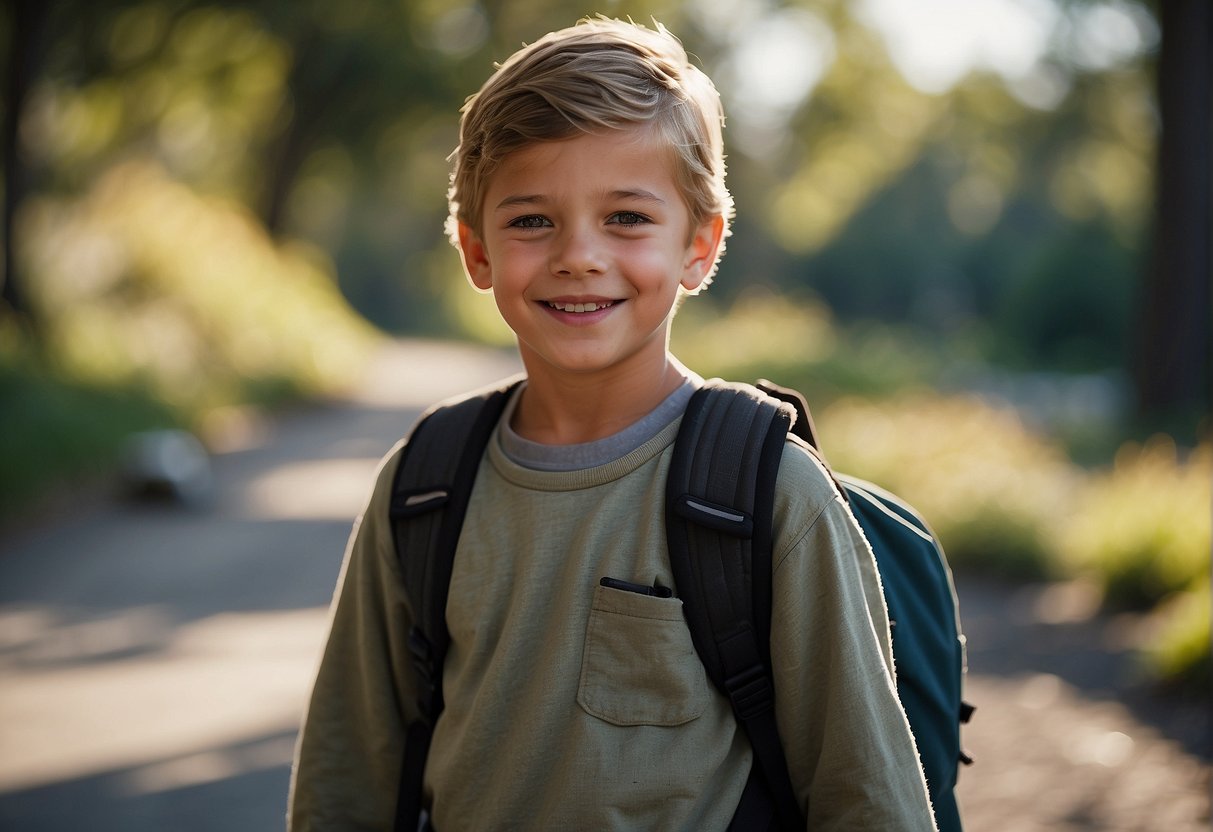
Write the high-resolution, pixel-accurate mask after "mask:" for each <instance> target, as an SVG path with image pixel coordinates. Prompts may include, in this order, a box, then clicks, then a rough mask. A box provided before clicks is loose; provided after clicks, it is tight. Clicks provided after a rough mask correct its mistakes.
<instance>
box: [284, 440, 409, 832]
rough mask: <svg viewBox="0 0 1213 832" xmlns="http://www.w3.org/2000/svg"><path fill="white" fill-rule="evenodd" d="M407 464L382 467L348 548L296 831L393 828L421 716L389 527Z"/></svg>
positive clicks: (313, 713) (293, 796)
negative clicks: (408, 736) (399, 475)
mask: <svg viewBox="0 0 1213 832" xmlns="http://www.w3.org/2000/svg"><path fill="white" fill-rule="evenodd" d="M398 461H399V449H397V450H396V451H395V452H393V453H392V454H391V455H389V456H388V458H387V460H386V461H385V463H384V465H383V466H381V468H380V471H379V474H378V477H377V481H376V484H375V489H374V492H373V493H372V495H371V498H370V501H369V503H368V505H367V507H366V509H365V511H364V512H363V514H362V516H361V517H360V518H359V520H358V521H357V522H356V523H355V525H354V530H353V533H352V535H351V537H350V541H349V544H348V546H347V548H346V553H345V560H344V562H343V565H342V569H341V577H340V579H339V580H338V583H337V590H336V594H335V597H334V599H333V605H332V612H331V624H330V631H329V635H328V641H327V643H326V646H325V648H324V652H323V655H322V658H321V661H320V667H319V670H318V672H317V675H316V681H315V685H314V687H313V689H312V695H311V700H310V703H309V705H308V709H307V714H306V716H305V719H304V723H303V729H302V732H301V734H300V737H299V742H298V745H297V748H296V753H295V765H294V770H293V773H292V778H291V790H290V799H289V811H288V820H287V827H288V829H289V830H291V832H312V831H313V830H333V829H341V830H390V829H391V828H392V824H393V820H394V814H395V807H396V795H397V790H398V784H399V775H400V766H401V760H402V757H403V753H404V735H405V725H406V720H407V719H408V717H409V715H410V714H411V713H412V712H413V705H412V703H413V697H412V695H411V693H410V690H411V689H412V683H411V680H410V676H411V672H412V671H411V669H410V668H409V667H408V664H407V660H406V659H405V658H404V657H406V656H408V650H407V649H406V645H405V643H404V641H405V639H406V637H407V633H408V631H409V626H410V622H411V613H410V610H409V608H408V602H407V599H406V596H405V592H404V587H403V584H402V582H401V577H400V573H399V570H398V568H397V565H396V555H395V551H394V549H393V544H392V536H391V526H390V522H389V520H388V503H389V500H390V497H391V493H390V492H391V484H392V476H393V473H394V472H395V469H396V466H397V464H398Z"/></svg>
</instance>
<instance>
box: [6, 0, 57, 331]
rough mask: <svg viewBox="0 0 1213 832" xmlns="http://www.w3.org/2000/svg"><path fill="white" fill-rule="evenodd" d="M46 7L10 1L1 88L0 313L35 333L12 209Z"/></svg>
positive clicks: (23, 182) (26, 180)
mask: <svg viewBox="0 0 1213 832" xmlns="http://www.w3.org/2000/svg"><path fill="white" fill-rule="evenodd" d="M48 7H49V3H48V2H43V0H13V2H12V4H11V6H10V9H11V14H12V18H11V20H10V21H9V24H10V26H11V27H12V39H11V42H10V43H9V56H8V83H7V84H6V89H5V98H6V99H7V102H8V103H7V106H6V107H5V111H4V138H3V142H4V216H3V220H2V222H3V229H0V234H3V238H4V272H3V273H2V274H0V317H11V318H13V319H15V320H16V321H17V323H18V325H19V326H20V327H21V328H22V329H24V330H26V332H27V333H29V334H31V335H36V333H37V327H36V321H35V316H34V313H33V311H32V310H31V309H30V308H29V305H28V303H27V302H26V298H25V292H24V291H23V286H22V283H21V274H20V272H19V269H18V267H17V258H16V240H15V239H14V233H13V232H14V226H15V221H16V216H17V210H18V209H19V208H20V207H21V203H22V202H23V201H24V200H25V197H26V195H27V194H28V193H29V190H30V172H29V170H28V169H27V168H26V167H25V165H24V164H23V162H22V159H21V113H22V110H23V109H24V107H25V101H26V98H27V97H28V95H29V90H30V87H31V86H32V85H33V83H34V79H35V77H36V76H37V72H38V66H39V62H40V59H41V56H42V46H43V43H42V41H43V34H44V31H45V28H46V19H47V11H48Z"/></svg>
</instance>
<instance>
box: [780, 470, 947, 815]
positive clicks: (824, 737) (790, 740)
mask: <svg viewBox="0 0 1213 832" xmlns="http://www.w3.org/2000/svg"><path fill="white" fill-rule="evenodd" d="M822 476H823V474H822V473H821V472H820V469H818V468H817V466H816V463H815V461H813V460H811V459H810V458H809V457H808V456H807V455H806V454H805V453H804V452H803V451H800V450H799V449H795V448H794V446H790V447H789V448H788V449H786V451H785V455H784V463H783V467H782V468H781V492H782V493H783V494H789V493H791V494H799V495H804V494H806V493H813V492H817V493H820V492H821V486H820V484H819V483H820V480H821V477H822ZM813 481H816V483H818V484H814V482H813ZM815 503H816V506H815V505H814V504H815ZM815 512H816V513H815ZM781 513H782V515H783V520H784V523H783V528H781V529H780V528H777V530H776V531H777V537H776V540H777V549H776V552H775V564H774V569H775V574H774V581H773V585H774V598H773V610H774V611H773V620H772V627H771V629H772V637H771V638H772V640H771V647H772V659H773V662H774V671H775V683H776V716H777V720H778V722H779V727H780V734H781V736H782V737H783V744H784V748H785V753H786V755H787V759H788V767H789V771H790V772H791V775H792V782H793V785H794V787H795V788H796V790H797V794H798V797H799V798H800V801H801V805H802V806H803V805H804V804H805V803H806V802H807V804H808V813H807V818H808V828H809V829H812V830H818V832H822V831H824V832H830V830H842V829H847V830H855V829H863V830H933V829H935V824H934V820H933V818H932V813H931V808H930V803H929V798H928V796H927V790H926V781H925V779H924V777H923V774H922V769H921V766H920V764H919V761H918V754H917V751H916V748H915V745H914V739H913V736H912V735H911V733H910V729H909V723H908V722H907V721H906V718H905V714H904V712H903V711H902V709H901V705H900V703H899V701H898V698H897V690H896V685H895V682H894V676H893V672H894V670H893V658H892V652H891V648H890V638H889V623H888V614H887V612H886V609H885V606H884V602H883V596H882V595H881V590H880V578H879V575H878V573H877V571H876V565H875V561H874V558H873V556H872V553H871V550H870V549H869V547H868V544H867V542H866V540H865V539H864V537H863V533H862V532H861V531H860V529H859V527H858V525H857V524H856V522H855V520H854V518H853V517H852V516H851V514H850V511H849V509H847V507H846V505H845V504H844V503H843V502H842V500H841V498H839V497H838V496H837V495H836V494H834V495H833V496H832V497H831V498H829V499H827V501H826V502H825V504H824V505H822V504H821V503H819V502H817V501H806V500H804V499H803V496H801V497H800V498H798V499H791V500H789V501H788V502H787V509H786V510H785V511H783V512H779V511H778V506H777V517H778V516H779V515H780V514H781ZM814 513H815V514H814ZM777 525H778V522H777Z"/></svg>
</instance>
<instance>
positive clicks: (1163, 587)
mask: <svg viewBox="0 0 1213 832" xmlns="http://www.w3.org/2000/svg"><path fill="white" fill-rule="evenodd" d="M1211 476H1213V447H1210V446H1209V445H1204V446H1202V447H1200V448H1198V449H1197V450H1195V451H1193V452H1191V453H1190V454H1189V455H1188V456H1187V458H1186V459H1181V457H1180V454H1179V452H1178V451H1177V449H1176V446H1175V443H1174V442H1173V441H1172V440H1171V439H1170V438H1169V437H1166V436H1158V437H1155V438H1154V439H1152V440H1150V441H1149V442H1147V443H1146V444H1145V445H1138V444H1136V443H1131V444H1128V445H1125V446H1124V447H1123V448H1122V449H1121V450H1120V451H1119V453H1118V454H1117V456H1116V460H1115V462H1114V464H1113V466H1112V467H1111V469H1110V470H1107V471H1104V472H1101V473H1098V474H1095V475H1093V476H1092V477H1091V478H1090V479H1089V480H1088V481H1087V483H1086V484H1085V485H1084V487H1083V488H1082V490H1081V493H1080V494H1079V496H1078V499H1077V501H1076V503H1075V511H1074V513H1073V515H1072V516H1071V517H1069V518H1067V519H1066V522H1065V523H1064V524H1063V525H1062V526H1061V527H1060V528H1059V534H1058V541H1057V547H1058V551H1059V553H1060V555H1061V557H1062V558H1063V560H1064V562H1065V564H1066V566H1067V568H1068V569H1069V570H1071V571H1074V572H1081V573H1085V574H1089V575H1091V576H1093V577H1094V578H1095V579H1096V580H1097V581H1098V582H1099V583H1100V584H1101V586H1102V587H1103V589H1104V592H1105V595H1106V597H1107V599H1108V601H1109V603H1110V604H1112V605H1113V606H1119V607H1133V608H1145V607H1148V606H1150V605H1152V604H1155V603H1157V602H1159V601H1161V600H1162V599H1163V598H1165V597H1167V596H1168V595H1170V594H1172V593H1174V592H1177V591H1180V590H1186V589H1190V588H1191V587H1192V586H1193V585H1194V583H1195V582H1196V581H1197V580H1198V579H1200V578H1202V577H1203V576H1205V575H1206V574H1207V570H1208V568H1209V552H1210V534H1209V520H1210V516H1209V512H1210V505H1211V493H1210V492H1211V489H1213V484H1211V482H1210V478H1211Z"/></svg>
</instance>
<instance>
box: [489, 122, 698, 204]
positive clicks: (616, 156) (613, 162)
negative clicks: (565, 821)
mask: <svg viewBox="0 0 1213 832" xmlns="http://www.w3.org/2000/svg"><path fill="white" fill-rule="evenodd" d="M654 132H655V131H651V130H647V129H644V128H632V129H624V130H611V131H608V132H603V133H582V134H578V135H577V136H573V137H571V138H568V139H559V140H551V141H539V142H532V143H530V144H527V145H525V146H523V147H520V148H518V149H517V150H514V151H512V152H511V153H509V154H508V155H506V156H505V157H504V158H503V159H502V160H501V162H500V163H499V164H498V165H497V166H496V169H495V170H494V171H493V172H492V174H490V176H489V178H488V181H487V182H486V183H485V184H486V186H487V187H486V190H489V191H491V190H494V185H503V184H505V182H506V181H507V180H508V181H509V182H510V183H511V185H517V184H519V183H521V182H525V181H526V180H528V179H529V180H534V181H541V180H545V179H550V178H553V176H554V174H555V173H557V172H558V171H559V170H561V169H562V168H563V167H564V166H567V165H570V164H571V165H575V166H578V170H580V171H583V172H584V177H581V176H579V177H578V178H577V179H578V181H585V182H586V184H589V182H590V181H594V182H597V183H601V182H602V180H604V179H608V180H609V179H613V178H618V179H620V180H627V179H629V178H631V179H635V178H637V177H642V178H647V179H651V180H658V181H660V182H662V183H663V184H667V185H670V186H672V185H674V184H675V183H676V181H677V169H676V165H675V162H674V153H673V151H672V149H671V148H669V147H668V145H666V144H665V143H664V142H662V141H660V140H659V139H658V138H657V137H656V136H655V135H653V134H654ZM578 181H574V182H570V183H568V184H570V185H574V186H575V185H576V184H578ZM627 187H628V188H634V189H636V190H646V189H644V188H642V187H641V186H640V185H634V186H627Z"/></svg>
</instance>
